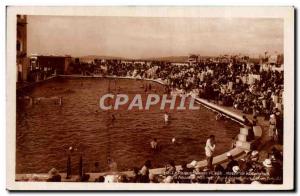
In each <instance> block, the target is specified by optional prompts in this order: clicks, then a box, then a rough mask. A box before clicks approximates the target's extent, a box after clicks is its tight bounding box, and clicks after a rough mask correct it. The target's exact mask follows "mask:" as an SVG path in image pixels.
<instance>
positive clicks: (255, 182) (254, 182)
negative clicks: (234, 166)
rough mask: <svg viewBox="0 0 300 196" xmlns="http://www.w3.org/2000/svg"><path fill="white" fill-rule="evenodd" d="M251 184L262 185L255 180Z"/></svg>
mask: <svg viewBox="0 0 300 196" xmlns="http://www.w3.org/2000/svg"><path fill="white" fill-rule="evenodd" d="M251 184H261V183H260V182H259V181H256V180H254V181H253V182H251Z"/></svg>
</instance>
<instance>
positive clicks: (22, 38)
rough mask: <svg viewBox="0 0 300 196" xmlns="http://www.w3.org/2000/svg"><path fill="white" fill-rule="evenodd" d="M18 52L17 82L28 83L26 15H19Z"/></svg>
mask: <svg viewBox="0 0 300 196" xmlns="http://www.w3.org/2000/svg"><path fill="white" fill-rule="evenodd" d="M16 50H17V62H16V65H17V69H16V70H17V81H18V82H21V81H26V80H27V75H28V72H27V70H28V65H29V59H28V58H27V17H26V16H25V15H17V35H16Z"/></svg>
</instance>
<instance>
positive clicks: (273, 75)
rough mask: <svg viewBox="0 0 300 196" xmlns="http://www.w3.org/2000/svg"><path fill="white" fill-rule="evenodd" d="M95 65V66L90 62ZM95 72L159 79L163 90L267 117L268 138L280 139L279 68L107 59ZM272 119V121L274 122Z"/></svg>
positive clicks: (253, 65)
mask: <svg viewBox="0 0 300 196" xmlns="http://www.w3.org/2000/svg"><path fill="white" fill-rule="evenodd" d="M94 66H96V65H94ZM98 67H100V69H96V68H94V69H93V70H98V72H97V73H100V74H102V75H104V76H105V75H109V76H128V77H136V78H151V79H161V80H163V81H164V82H165V84H166V85H167V87H166V91H168V92H171V91H172V90H180V91H181V93H187V94H188V93H194V94H196V95H197V96H198V97H200V98H203V99H207V100H209V101H212V102H214V103H217V104H219V105H223V106H229V107H233V108H234V109H236V110H240V111H242V112H243V113H244V114H251V115H252V116H253V119H257V117H259V116H261V117H263V118H264V119H265V120H270V125H271V126H272V125H274V126H275V127H274V129H273V130H270V137H272V138H275V140H277V141H278V142H282V135H283V71H278V70H276V69H275V70H274V69H272V66H270V65H268V66H266V65H265V64H264V65H262V64H261V65H260V64H257V63H247V62H243V63H238V62H234V63H233V62H227V63H224V62H218V61H205V62H201V63H193V64H188V63H186V64H184V63H182V64H180V65H174V64H172V63H169V62H123V61H119V60H107V61H105V62H103V63H101V64H99V65H98ZM274 121H275V122H274Z"/></svg>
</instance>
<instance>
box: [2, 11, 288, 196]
mask: <svg viewBox="0 0 300 196" xmlns="http://www.w3.org/2000/svg"><path fill="white" fill-rule="evenodd" d="M17 13H18V14H27V15H30V14H31V15H32V14H34V15H45V14H47V15H93V16H143V17H153V16H155V17H216V16H218V17H247V18H249V17H251V18H256V17H267V18H284V57H285V73H284V79H285V86H284V90H285V94H284V106H285V108H284V109H285V110H284V116H285V119H284V130H286V131H285V132H284V133H285V136H284V184H283V185H261V186H257V185H255V186H253V185H237V184H234V185H215V184H188V185H183V186H182V185H179V184H117V183H116V184H101V185H100V184H94V183H49V182H48V183H46V182H15V181H14V175H15V172H14V171H15V169H14V168H15V154H14V152H15V111H16V110H15V109H16V108H15V107H16V106H15V92H16V91H15V81H16V74H15V68H16V67H15V62H16V51H15V39H16V38H15V36H14V35H15V34H16V29H15V27H16V25H15V24H16V17H14V16H15V15H16V14H17ZM7 15H8V18H7V32H8V33H7V66H6V68H7V74H6V82H7V84H6V87H7V88H6V93H7V102H6V103H7V121H6V122H7V131H6V134H7V137H6V145H7V150H6V152H7V157H6V164H7V169H6V171H7V182H6V183H7V184H6V187H7V188H8V189H15V190H37V189H39V190H45V189H47V190H70V189H72V190H136V189H138V190H158V189H159V190H166V189H167V190H182V189H183V190H225V189H226V190H250V189H255V190H265V189H267V190H270V189H272V190H283V189H285V190H286V189H292V188H293V179H294V173H293V172H294V168H293V163H294V116H293V114H294V106H293V104H292V103H294V66H293V65H294V12H293V8H292V7H171V8H170V7H138V8H137V7H9V8H8V10H7ZM8 65H13V66H8Z"/></svg>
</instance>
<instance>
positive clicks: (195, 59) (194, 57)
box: [188, 54, 199, 64]
mask: <svg viewBox="0 0 300 196" xmlns="http://www.w3.org/2000/svg"><path fill="white" fill-rule="evenodd" d="M198 58H199V57H198V56H197V55H194V54H192V55H190V56H189V58H188V63H189V64H194V63H197V62H198Z"/></svg>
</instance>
